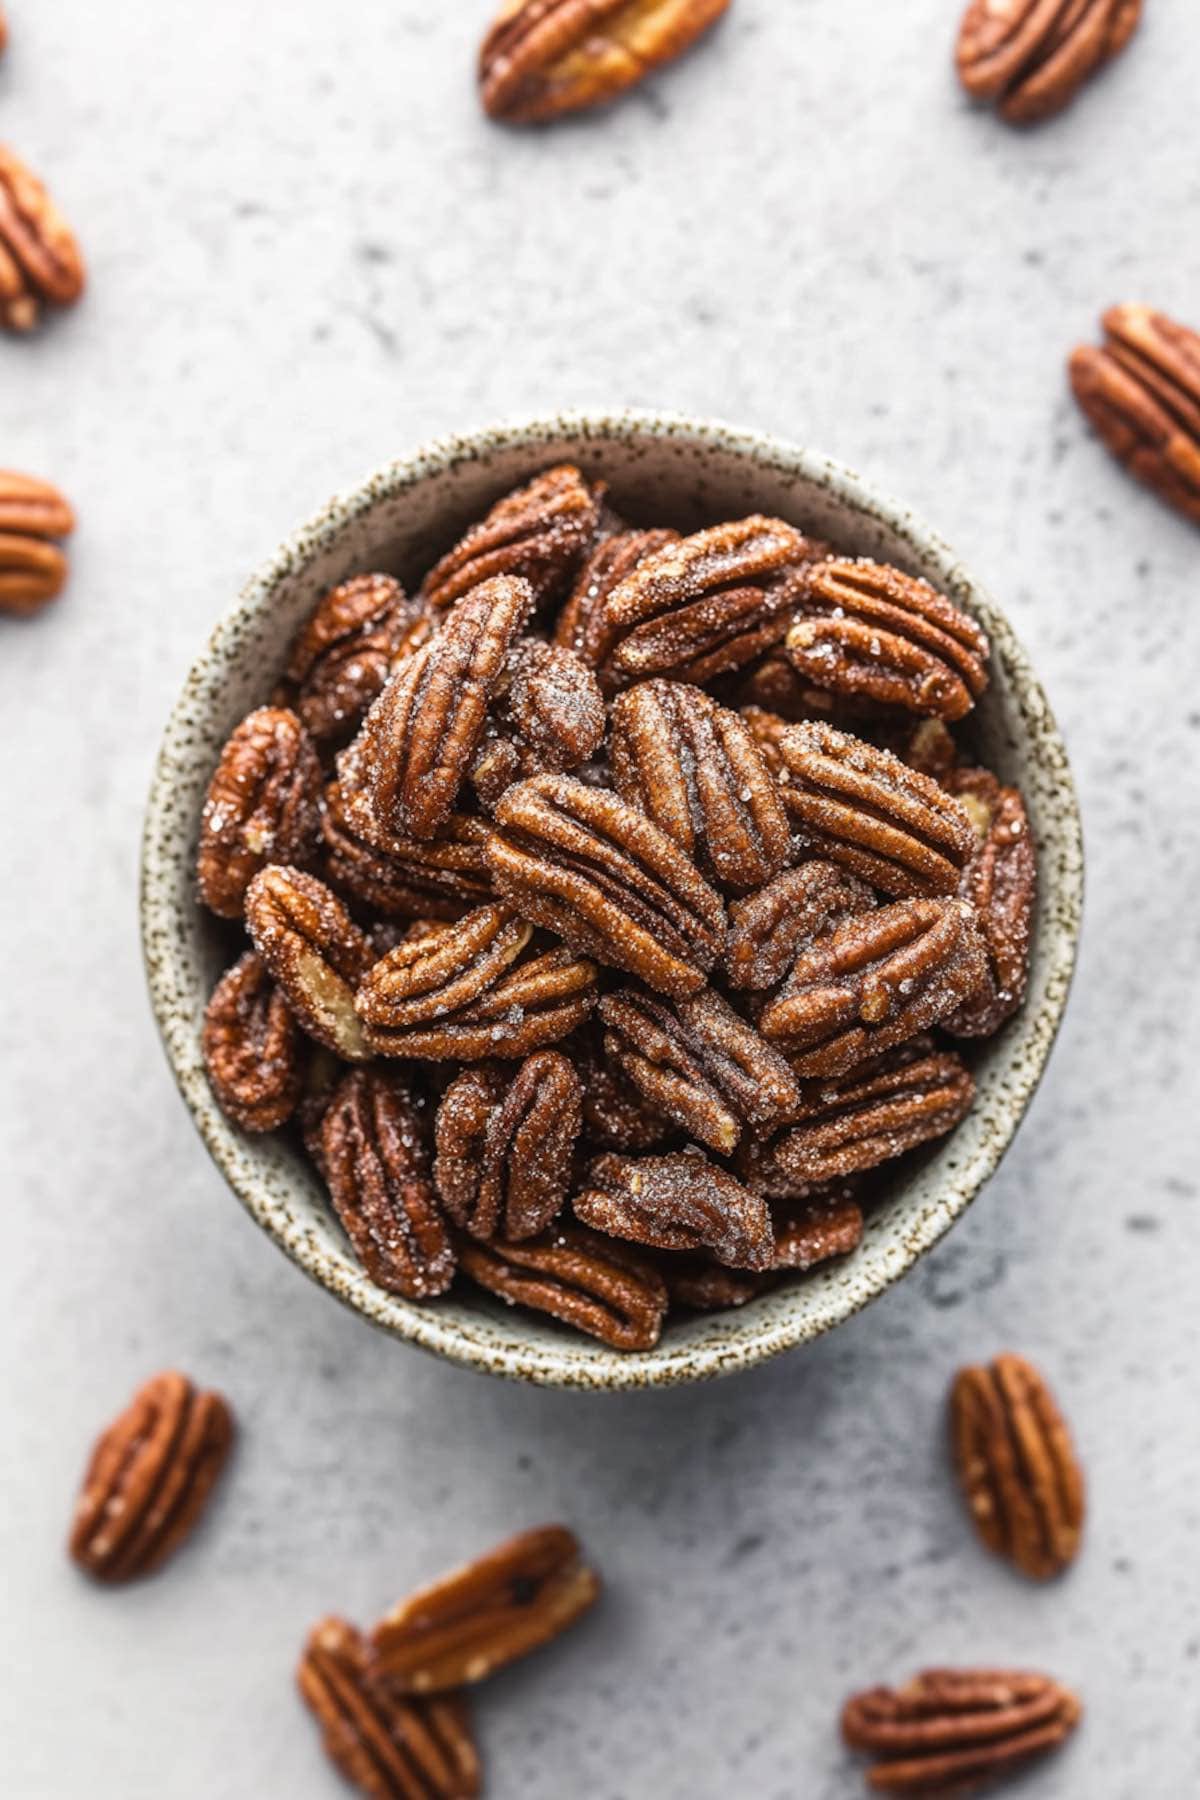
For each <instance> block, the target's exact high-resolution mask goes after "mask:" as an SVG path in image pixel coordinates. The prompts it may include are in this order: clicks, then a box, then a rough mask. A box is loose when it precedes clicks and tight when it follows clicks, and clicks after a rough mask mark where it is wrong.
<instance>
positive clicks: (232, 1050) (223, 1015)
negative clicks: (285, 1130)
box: [200, 950, 304, 1132]
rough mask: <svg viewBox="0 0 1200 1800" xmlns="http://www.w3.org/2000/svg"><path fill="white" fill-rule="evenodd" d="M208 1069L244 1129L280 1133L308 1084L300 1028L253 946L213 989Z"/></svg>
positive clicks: (206, 1033)
mask: <svg viewBox="0 0 1200 1800" xmlns="http://www.w3.org/2000/svg"><path fill="white" fill-rule="evenodd" d="M200 1041H201V1050H202V1053H203V1056H204V1067H205V1069H206V1070H207V1072H208V1079H209V1082H210V1084H211V1086H212V1090H213V1093H214V1094H215V1095H216V1099H217V1104H218V1106H219V1107H220V1108H221V1111H222V1112H223V1113H224V1114H225V1116H226V1118H229V1119H232V1120H233V1122H234V1124H235V1125H240V1126H241V1128H242V1130H243V1131H255V1132H257V1131H275V1130H277V1129H278V1127H279V1126H280V1125H284V1124H286V1123H287V1121H288V1120H289V1119H290V1118H291V1116H292V1114H293V1113H294V1112H295V1110H296V1108H297V1106H298V1105H299V1103H300V1094H301V1091H302V1088H303V1084H304V1070H303V1057H302V1054H301V1040H300V1028H299V1026H298V1025H297V1024H296V1021H295V1019H294V1018H293V1017H292V1013H291V1008H290V1007H289V1006H288V1003H287V1001H286V1000H285V999H284V997H283V995H282V994H281V993H280V991H279V989H278V988H277V987H276V985H275V983H274V982H273V981H272V979H271V977H270V976H269V975H268V974H267V970H266V966H265V964H264V963H263V961H262V958H261V957H260V956H258V955H257V954H256V953H255V952H254V951H253V950H247V951H246V953H245V955H244V956H242V957H240V958H239V959H238V961H237V962H235V963H234V965H233V967H232V968H231V969H227V970H226V972H225V974H224V975H223V976H222V977H221V979H220V981H219V982H218V983H217V985H216V987H215V988H214V989H213V991H212V996H211V998H210V999H209V1002H208V1005H207V1007H206V1008H205V1012H204V1028H203V1031H202V1033H201V1040H200Z"/></svg>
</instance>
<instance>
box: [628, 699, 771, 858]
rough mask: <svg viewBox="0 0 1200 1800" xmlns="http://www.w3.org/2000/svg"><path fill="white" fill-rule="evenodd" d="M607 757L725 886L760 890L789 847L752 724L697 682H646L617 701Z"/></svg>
mask: <svg viewBox="0 0 1200 1800" xmlns="http://www.w3.org/2000/svg"><path fill="white" fill-rule="evenodd" d="M609 758H610V761H611V764H612V773H613V781H614V783H615V785H616V789H617V792H618V793H619V794H620V795H621V798H622V799H623V800H628V801H629V802H630V804H631V805H633V806H639V807H640V808H641V809H642V811H643V812H644V813H645V814H646V815H647V817H648V818H651V819H653V820H654V822H655V824H656V825H661V827H662V829H663V830H664V831H665V832H666V833H667V834H668V836H669V837H672V838H674V840H675V842H676V843H677V844H678V845H679V846H680V848H681V849H682V850H685V851H686V852H687V854H688V855H689V856H690V857H691V858H692V860H693V862H695V863H696V865H697V866H698V867H699V868H700V869H701V870H702V871H703V872H704V874H705V875H707V876H708V877H709V879H710V880H712V881H713V882H715V883H716V884H717V885H718V886H720V887H727V888H733V889H735V890H738V891H743V892H744V891H745V890H746V889H747V888H760V887H761V886H762V885H763V883H764V882H766V881H769V880H770V879H771V877H772V876H773V875H775V874H778V872H779V870H780V869H781V868H782V867H783V864H784V862H785V861H786V859H787V855H788V851H789V848H790V844H791V833H790V831H789V828H788V818H787V814H786V812H785V811H784V808H783V802H782V800H781V799H780V797H779V789H778V787H777V785H776V782H775V778H774V776H773V775H772V774H771V773H770V771H769V770H768V768H767V765H766V762H765V761H764V759H763V755H762V752H761V751H760V749H759V748H758V745H757V744H756V743H755V741H754V738H753V736H752V734H751V732H750V730H749V727H748V726H747V725H746V723H745V721H744V720H743V719H741V718H739V716H738V714H737V713H735V712H730V711H729V709H728V708H727V707H724V706H718V705H717V703H716V701H715V700H713V699H711V698H710V696H709V695H708V694H706V693H704V692H703V690H702V689H700V688H698V687H692V686H690V685H688V684H686V683H679V682H673V681H643V682H640V683H639V684H638V686H637V687H633V688H630V689H629V690H628V692H626V693H624V694H622V695H621V696H620V697H619V699H618V700H617V702H616V704H615V705H614V707H613V714H612V731H611V735H610V738H609Z"/></svg>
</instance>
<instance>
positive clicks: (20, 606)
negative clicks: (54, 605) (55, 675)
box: [0, 469, 75, 615]
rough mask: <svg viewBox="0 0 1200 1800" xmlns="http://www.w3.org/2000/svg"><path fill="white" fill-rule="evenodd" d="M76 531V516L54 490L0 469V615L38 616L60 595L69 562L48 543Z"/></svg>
mask: <svg viewBox="0 0 1200 1800" xmlns="http://www.w3.org/2000/svg"><path fill="white" fill-rule="evenodd" d="M74 529H75V515H74V513H73V512H72V511H71V508H70V506H69V505H68V503H67V501H66V500H64V499H63V496H62V495H61V494H60V493H59V491H58V489H57V488H54V487H51V485H50V483H49V482H48V481H41V480H39V479H38V478H37V477H36V476H34V475H19V474H18V473H17V472H16V470H15V469H0V613H16V614H19V615H27V614H30V613H35V612H40V611H41V609H42V607H43V606H45V605H46V603H47V602H48V601H50V600H53V599H54V598H55V596H56V595H57V594H59V593H60V592H61V591H62V587H63V583H64V582H65V581H66V579H67V559H66V557H65V555H64V554H63V552H62V551H61V550H60V549H59V547H58V545H57V544H54V543H52V542H51V541H50V540H51V539H52V538H62V537H69V536H70V534H71V532H72V531H73V530H74Z"/></svg>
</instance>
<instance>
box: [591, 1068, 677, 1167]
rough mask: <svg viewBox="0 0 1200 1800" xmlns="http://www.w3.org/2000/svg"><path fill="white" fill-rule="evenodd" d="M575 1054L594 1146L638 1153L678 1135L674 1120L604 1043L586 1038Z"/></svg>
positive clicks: (598, 1148)
mask: <svg viewBox="0 0 1200 1800" xmlns="http://www.w3.org/2000/svg"><path fill="white" fill-rule="evenodd" d="M573 1054H574V1059H575V1067H576V1068H577V1069H578V1071H579V1077H580V1080H581V1081H582V1082H583V1129H584V1135H585V1137H586V1139H587V1143H588V1144H589V1146H590V1147H591V1148H593V1149H596V1150H621V1151H624V1152H625V1154H626V1155H634V1154H636V1153H637V1152H638V1151H640V1150H655V1149H657V1148H658V1146H659V1145H660V1144H663V1143H665V1142H666V1140H667V1139H668V1138H670V1137H673V1136H674V1135H675V1127H674V1125H673V1124H672V1123H671V1121H670V1119H664V1118H663V1116H662V1114H661V1113H660V1112H656V1111H655V1109H654V1108H653V1107H652V1106H651V1105H650V1104H649V1102H648V1101H647V1099H646V1097H645V1095H644V1094H641V1093H639V1092H638V1090H637V1088H635V1087H634V1085H633V1083H632V1082H631V1081H630V1080H629V1079H628V1077H627V1076H626V1075H625V1074H624V1073H623V1071H622V1070H621V1069H620V1068H619V1067H618V1066H617V1065H616V1064H614V1063H613V1062H611V1061H610V1060H609V1058H608V1057H607V1056H606V1055H605V1054H604V1051H603V1049H602V1048H601V1046H600V1045H598V1044H594V1043H592V1042H590V1041H588V1040H586V1039H585V1040H584V1041H583V1042H582V1043H581V1044H579V1045H578V1046H576V1047H573Z"/></svg>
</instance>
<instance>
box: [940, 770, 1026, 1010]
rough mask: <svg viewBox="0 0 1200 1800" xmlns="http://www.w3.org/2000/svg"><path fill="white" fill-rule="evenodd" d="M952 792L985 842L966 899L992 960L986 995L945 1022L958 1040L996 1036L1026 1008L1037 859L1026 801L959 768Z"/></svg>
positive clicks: (983, 774) (970, 871)
mask: <svg viewBox="0 0 1200 1800" xmlns="http://www.w3.org/2000/svg"><path fill="white" fill-rule="evenodd" d="M947 786H948V787H949V788H950V791H951V792H952V793H953V794H954V795H955V796H956V797H957V798H958V799H959V800H960V801H961V802H962V804H963V805H964V807H966V808H967V810H968V811H969V812H970V813H971V815H972V817H973V818H974V819H975V821H976V823H977V826H978V830H979V842H978V845H977V847H976V850H975V854H974V856H972V858H971V860H970V862H969V863H968V864H967V866H966V868H965V869H964V870H963V877H962V885H961V888H960V890H959V891H960V893H961V894H962V896H963V898H964V900H968V901H970V903H971V905H972V906H973V907H974V908H975V916H976V918H977V919H978V922H979V929H980V932H981V934H982V937H983V944H984V949H985V951H986V953H987V971H986V976H985V979H984V981H983V983H982V985H981V986H980V987H979V989H978V990H977V991H976V992H975V993H973V994H971V995H969V996H968V997H967V999H966V1000H965V1001H964V1002H963V1004H962V1005H961V1006H960V1007H958V1008H957V1009H956V1010H955V1011H954V1012H953V1013H951V1014H949V1016H948V1017H947V1018H945V1019H943V1020H942V1027H943V1029H944V1030H946V1031H949V1032H952V1033H953V1034H954V1035H955V1036H956V1037H990V1036H991V1035H992V1033H993V1032H996V1031H999V1029H1000V1027H1001V1026H1002V1025H1003V1024H1004V1022H1005V1021H1006V1020H1007V1019H1010V1018H1011V1017H1012V1015H1013V1014H1014V1013H1015V1012H1016V1011H1017V1010H1018V1009H1019V1007H1020V1005H1021V1002H1022V1001H1023V1000H1024V998H1025V989H1026V986H1027V984H1028V981H1029V953H1030V944H1031V940H1032V936H1033V912H1034V905H1035V903H1036V900H1037V856H1036V853H1035V851H1034V847H1033V836H1032V833H1031V831H1030V826H1029V817H1028V814H1027V813H1026V811H1025V802H1024V801H1023V800H1022V798H1021V795H1020V792H1019V791H1018V789H1016V788H1015V787H1002V786H1001V785H1000V783H999V782H998V781H997V780H996V777H995V776H994V775H992V774H991V773H990V772H989V771H988V770H987V769H957V770H955V771H954V772H953V773H951V774H950V775H949V776H948V777H947Z"/></svg>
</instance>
